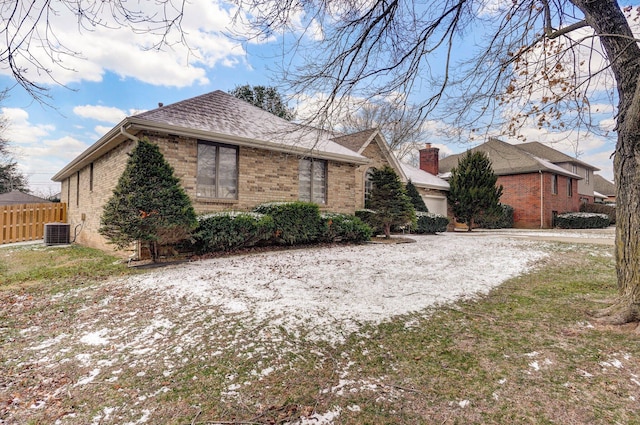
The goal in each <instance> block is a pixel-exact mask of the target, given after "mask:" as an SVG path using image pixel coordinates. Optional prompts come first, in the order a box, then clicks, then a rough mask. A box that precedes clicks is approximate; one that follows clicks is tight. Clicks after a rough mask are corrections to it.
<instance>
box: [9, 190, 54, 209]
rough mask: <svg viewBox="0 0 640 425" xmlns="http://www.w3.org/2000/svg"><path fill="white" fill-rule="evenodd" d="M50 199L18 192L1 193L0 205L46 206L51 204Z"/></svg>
mask: <svg viewBox="0 0 640 425" xmlns="http://www.w3.org/2000/svg"><path fill="white" fill-rule="evenodd" d="M50 202H51V201H49V200H48V199H44V198H40V197H39V196H34V195H30V194H28V193H23V192H20V191H18V190H12V191H11V192H6V193H0V205H20V204H45V203H50Z"/></svg>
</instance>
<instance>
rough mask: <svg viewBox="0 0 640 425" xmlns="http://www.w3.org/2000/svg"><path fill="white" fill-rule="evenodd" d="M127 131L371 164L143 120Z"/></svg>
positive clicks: (133, 121)
mask: <svg viewBox="0 0 640 425" xmlns="http://www.w3.org/2000/svg"><path fill="white" fill-rule="evenodd" d="M126 128H127V129H133V130H147V131H157V132H160V133H169V134H175V135H176V136H183V137H192V138H196V139H207V140H211V141H219V142H223V143H231V144H234V145H238V146H244V147H252V148H258V149H264V150H268V151H275V152H283V153H288V154H294V155H300V156H312V157H314V158H318V159H327V160H332V161H337V162H347V163H352V164H357V165H364V164H368V163H370V162H371V160H370V159H369V158H365V157H362V156H361V155H358V156H351V155H342V154H339V153H332V152H326V151H321V150H317V149H308V148H305V147H300V146H291V145H283V144H280V143H275V142H267V141H264V140H255V139H249V138H245V137H239V136H233V135H229V134H223V133H215V132H211V131H206V130H197V129H190V128H185V127H178V126H173V125H170V124H163V123H158V122H154V121H147V120H141V119H136V118H131V119H130V120H129V125H128V126H127V127H126Z"/></svg>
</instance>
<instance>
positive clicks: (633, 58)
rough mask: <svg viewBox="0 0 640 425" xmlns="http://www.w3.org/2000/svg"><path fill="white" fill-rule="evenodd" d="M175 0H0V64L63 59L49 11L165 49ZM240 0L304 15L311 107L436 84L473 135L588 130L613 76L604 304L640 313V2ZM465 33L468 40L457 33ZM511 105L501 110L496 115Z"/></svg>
mask: <svg viewBox="0 0 640 425" xmlns="http://www.w3.org/2000/svg"><path fill="white" fill-rule="evenodd" d="M175 2H176V3H175V4H174V3H173V2H172V0H159V1H157V2H153V3H150V2H142V3H135V5H136V6H135V7H136V8H135V9H132V8H131V7H133V6H129V3H126V2H123V1H109V2H101V1H96V0H83V1H71V0H58V1H51V0H39V1H38V0H36V1H32V2H18V1H14V2H5V3H3V4H2V6H0V15H1V16H2V17H3V24H2V26H1V27H0V35H1V36H2V38H3V39H4V41H5V43H4V46H6V47H3V48H2V50H0V63H1V64H2V65H3V66H5V67H6V68H8V69H10V70H11V72H12V73H13V75H14V76H15V78H16V81H17V83H19V84H21V85H22V86H23V87H25V88H26V89H27V90H29V91H30V92H32V93H33V94H34V95H37V94H38V93H41V90H42V87H41V86H38V85H37V84H36V83H34V82H33V80H30V79H29V74H27V73H26V69H27V68H25V66H24V64H29V65H31V66H32V67H35V69H36V70H38V71H39V72H48V70H47V69H46V67H44V66H43V65H42V64H41V63H39V62H38V60H37V57H36V56H34V55H31V54H30V49H31V48H34V47H35V46H37V45H44V46H45V47H46V48H47V51H48V52H49V54H50V56H51V58H52V60H53V62H54V63H57V64H60V65H61V66H63V64H62V63H61V62H60V60H59V58H60V55H64V54H73V53H74V52H69V51H68V50H67V49H65V48H64V46H62V45H61V44H60V43H59V40H57V39H56V37H55V33H53V32H52V27H51V26H50V25H48V23H49V22H52V21H53V20H54V19H56V15H57V12H58V10H57V9H60V8H65V9H68V10H69V11H71V13H73V14H74V16H76V17H77V22H78V27H79V29H83V28H91V27H92V26H93V25H103V26H113V27H128V28H131V29H133V30H134V31H147V32H151V33H156V34H157V35H158V45H157V46H161V45H163V44H165V43H170V42H171V41H170V39H169V38H168V37H167V36H168V34H170V33H171V32H172V31H177V32H178V33H181V18H182V16H183V15H182V11H183V10H184V7H188V6H187V2H185V1H181V0H175ZM235 3H236V4H237V5H238V6H239V9H238V10H239V12H238V16H245V15H244V14H243V15H241V12H240V11H247V15H248V16H253V17H255V20H254V24H255V28H256V29H257V31H258V33H259V35H263V36H264V35H266V36H269V35H281V34H283V31H287V30H289V29H292V30H295V31H298V30H299V29H300V17H301V16H302V17H303V18H304V20H305V22H306V23H307V24H308V27H307V28H308V29H309V31H312V30H313V31H314V33H315V35H316V36H318V35H321V37H316V38H318V39H319V41H318V43H320V45H316V44H311V45H309V46H308V45H306V44H304V43H300V44H298V45H297V48H294V49H293V50H291V51H290V52H291V53H292V54H295V55H296V57H302V56H303V55H305V54H306V55H305V56H304V57H306V59H307V60H306V61H304V63H303V64H302V65H301V66H299V67H296V68H292V69H289V70H288V72H287V73H286V77H287V78H288V79H289V80H290V81H291V82H292V83H294V87H295V88H296V91H297V92H298V93H305V92H306V93H316V92H322V93H327V96H326V97H325V98H324V101H323V103H322V107H321V108H320V112H319V115H322V114H323V113H324V114H329V113H330V112H332V111H335V110H339V109H340V108H339V107H337V106H336V105H337V104H338V103H339V102H340V101H341V99H347V98H350V97H360V98H365V99H371V98H373V97H378V96H382V97H388V96H392V95H395V94H397V93H412V92H414V91H415V90H417V89H418V88H425V87H428V88H431V89H432V91H431V92H429V93H428V94H426V95H425V96H424V99H422V101H421V102H419V104H418V107H419V110H420V116H421V117H422V118H425V117H426V116H427V115H428V114H434V113H436V112H437V110H436V108H437V107H438V106H440V105H442V104H446V103H448V101H450V100H453V101H454V103H453V108H452V107H449V108H447V109H446V113H445V114H441V115H440V117H441V118H447V119H448V122H449V123H453V124H455V125H456V126H458V127H461V126H463V125H464V126H466V127H467V128H472V129H473V128H475V129H478V131H479V132H483V131H486V129H489V128H495V126H496V125H498V124H502V121H504V123H505V124H506V125H507V127H506V128H507V130H508V131H511V132H514V133H515V132H517V131H518V129H519V127H520V126H521V125H523V124H524V121H525V120H526V119H531V118H533V119H535V121H536V122H537V123H539V125H541V126H547V127H551V128H553V127H554V126H560V125H561V123H562V125H564V126H573V125H580V126H584V125H586V126H587V128H589V124H590V122H589V114H590V104H589V97H590V96H591V95H592V94H593V93H594V91H595V90H596V88H597V86H599V85H600V84H601V83H602V81H603V80H606V79H607V78H608V77H607V76H609V75H610V76H612V77H611V81H612V82H613V83H614V86H615V89H614V92H613V93H614V97H615V98H617V116H616V120H617V125H616V128H615V130H616V132H617V143H616V147H615V158H614V175H615V180H616V186H617V190H618V200H617V203H618V208H617V214H618V217H617V222H618V226H617V230H616V263H617V272H618V285H619V292H620V296H619V298H618V300H617V301H616V303H615V304H614V305H612V306H611V307H610V308H608V309H607V310H605V311H603V312H601V313H602V315H603V317H604V318H606V320H608V321H610V322H612V323H625V322H629V321H637V320H640V246H639V245H640V240H639V239H638V238H637V235H638V234H639V233H640V155H638V154H637V151H638V146H640V120H638V116H639V115H640V84H639V81H638V79H639V78H640V48H639V47H638V42H637V40H636V38H635V37H634V34H633V32H632V30H631V27H630V24H629V20H628V18H629V17H628V16H625V13H626V14H634V15H636V14H637V11H635V10H633V9H631V8H625V9H622V8H621V7H620V6H619V5H618V3H617V1H615V0H553V1H552V0H512V1H504V2H500V1H498V2H496V1H489V0H426V1H423V2H414V1H411V0H370V1H364V0H335V1H328V0H283V1H277V2H274V1H272V0H235ZM138 5H140V6H139V7H140V8H141V7H142V6H141V5H145V7H149V8H150V11H143V10H142V9H138V8H137V7H138ZM636 17H637V15H636ZM43 23H44V25H43ZM318 28H319V29H321V34H318V31H316V29H318ZM471 32H473V34H474V37H467V38H465V36H466V35H469V34H470V33H471ZM300 39H301V38H300V37H298V38H297V40H298V41H300ZM182 40H183V42H184V39H182ZM474 44H477V47H478V48H477V49H476V51H477V52H478V54H477V55H475V56H473V57H469V58H467V60H466V61H461V60H460V56H459V53H460V52H461V51H463V50H465V49H467V48H471V47H473V45H474ZM157 46H156V47H157ZM294 47H295V46H294ZM306 47H308V49H307V50H305V49H306ZM283 50H284V49H283ZM284 51H286V50H284ZM583 52H586V56H584V54H583ZM598 62H601V65H602V66H598V65H597V63H598ZM605 82H606V81H605ZM461 99H462V100H463V101H461ZM505 106H507V107H508V108H507V110H508V112H509V115H508V116H507V117H505V116H503V115H502V114H503V112H504V111H505V108H504V107H505ZM567 111H570V113H568V112H567ZM431 117H432V118H434V116H433V115H432V116H431ZM316 121H317V120H316ZM510 125H511V126H510Z"/></svg>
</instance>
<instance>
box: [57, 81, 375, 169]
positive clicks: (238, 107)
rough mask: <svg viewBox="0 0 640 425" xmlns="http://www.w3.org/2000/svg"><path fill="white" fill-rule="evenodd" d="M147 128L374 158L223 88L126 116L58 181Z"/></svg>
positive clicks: (358, 159) (350, 158)
mask: <svg viewBox="0 0 640 425" xmlns="http://www.w3.org/2000/svg"><path fill="white" fill-rule="evenodd" d="M142 130H147V131H157V132H161V133H168V134H178V135H184V136H187V137H196V138H202V139H205V140H214V141H219V142H224V143H233V144H237V145H239V146H250V147H255V148H258V149H265V150H272V151H278V152H286V153H291V154H295V155H302V156H313V157H316V158H322V159H329V160H334V161H340V162H347V163H353V164H366V163H367V162H369V159H368V158H365V157H364V156H362V155H360V154H358V153H357V152H354V151H352V150H350V149H348V148H346V147H344V146H341V145H340V144H338V143H335V142H333V141H332V140H331V139H332V138H333V137H335V136H336V134H335V133H332V132H329V131H323V130H319V129H317V128H313V127H309V126H303V125H299V124H296V123H293V122H290V121H286V120H284V119H282V118H279V117H277V116H275V115H273V114H271V113H269V112H266V111H264V110H262V109H260V108H258V107H256V106H253V105H251V104H249V103H247V102H245V101H243V100H240V99H237V98H236V97H234V96H232V95H230V94H228V93H225V92H223V91H220V90H217V91H214V92H210V93H206V94H203V95H200V96H196V97H193V98H191V99H186V100H183V101H180V102H176V103H173V104H170V105H166V106H161V107H159V108H156V109H153V110H150V111H147V112H143V113H141V114H137V115H134V116H131V117H127V118H125V119H124V120H122V121H121V122H120V123H119V124H118V125H116V126H115V127H114V128H112V129H111V130H109V132H107V133H106V134H105V135H104V136H103V137H101V138H100V140H98V141H97V142H96V143H94V144H93V145H91V146H90V147H89V148H87V149H86V150H85V151H84V152H83V153H81V154H80V155H79V156H77V157H76V158H74V159H73V160H72V161H71V162H70V163H69V164H67V165H66V166H65V167H64V168H63V169H62V170H60V171H59V172H58V173H57V174H56V175H54V176H53V177H52V180H54V181H62V180H64V179H65V178H67V177H69V176H70V175H71V174H73V173H74V172H76V171H78V170H80V169H82V168H83V167H85V166H86V165H88V164H89V163H91V161H95V160H96V159H97V158H99V157H101V156H102V155H104V154H105V153H107V152H109V151H110V150H111V149H113V148H115V147H116V146H118V145H119V144H120V143H122V142H123V141H124V140H126V139H127V138H130V137H132V136H133V135H134V134H135V133H137V132H138V131H142Z"/></svg>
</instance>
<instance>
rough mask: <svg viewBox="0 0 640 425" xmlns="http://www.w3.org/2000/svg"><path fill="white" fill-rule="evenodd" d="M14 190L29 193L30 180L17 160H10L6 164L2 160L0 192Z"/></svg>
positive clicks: (0, 165)
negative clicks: (19, 167)
mask: <svg viewBox="0 0 640 425" xmlns="http://www.w3.org/2000/svg"><path fill="white" fill-rule="evenodd" d="M12 190H19V191H20V192H24V193H29V192H30V190H29V182H28V180H27V178H26V177H25V176H24V174H22V172H21V171H20V170H19V169H18V163H17V162H14V161H9V162H7V163H5V164H3V163H2V162H0V193H6V192H11V191H12Z"/></svg>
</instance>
